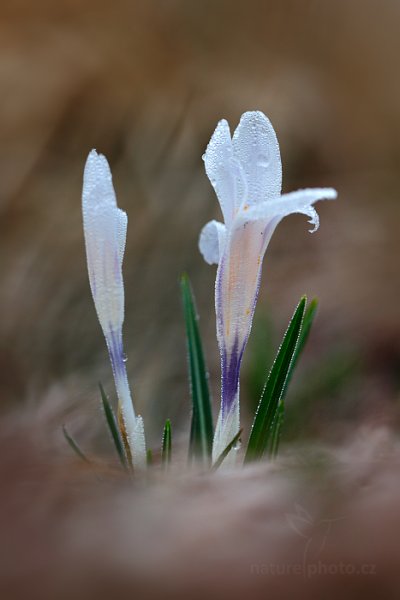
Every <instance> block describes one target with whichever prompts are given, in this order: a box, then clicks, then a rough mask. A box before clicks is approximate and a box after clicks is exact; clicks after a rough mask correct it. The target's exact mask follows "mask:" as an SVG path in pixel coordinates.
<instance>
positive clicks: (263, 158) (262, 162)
mask: <svg viewBox="0 0 400 600" xmlns="http://www.w3.org/2000/svg"><path fill="white" fill-rule="evenodd" d="M257 166H258V167H264V168H266V167H268V166H269V156H267V155H266V154H260V155H259V156H258V157H257Z"/></svg>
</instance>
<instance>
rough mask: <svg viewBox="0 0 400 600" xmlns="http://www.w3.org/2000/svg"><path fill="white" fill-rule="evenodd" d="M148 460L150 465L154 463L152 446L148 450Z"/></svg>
mask: <svg viewBox="0 0 400 600" xmlns="http://www.w3.org/2000/svg"><path fill="white" fill-rule="evenodd" d="M146 462H147V466H148V467H150V466H151V465H152V464H153V452H152V450H151V449H150V448H148V449H147V451H146Z"/></svg>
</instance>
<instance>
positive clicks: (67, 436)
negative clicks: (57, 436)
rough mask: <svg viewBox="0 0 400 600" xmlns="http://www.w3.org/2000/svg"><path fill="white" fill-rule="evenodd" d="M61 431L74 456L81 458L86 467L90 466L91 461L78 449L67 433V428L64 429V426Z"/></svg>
mask: <svg viewBox="0 0 400 600" xmlns="http://www.w3.org/2000/svg"><path fill="white" fill-rule="evenodd" d="M62 430H63V434H64V437H65V439H66V440H67V442H68V444H69V445H70V447H71V448H72V450H73V451H74V452H75V454H76V455H77V456H79V458H81V459H82V460H83V461H84V462H85V463H87V464H88V465H90V464H91V461H90V460H89V459H88V458H87V456H86V455H85V454H84V453H83V452H82V450H81V449H80V448H79V446H78V444H77V443H76V441H75V440H74V438H73V437H72V436H71V435H70V434H69V433H68V431H67V428H66V426H65V425H63V426H62Z"/></svg>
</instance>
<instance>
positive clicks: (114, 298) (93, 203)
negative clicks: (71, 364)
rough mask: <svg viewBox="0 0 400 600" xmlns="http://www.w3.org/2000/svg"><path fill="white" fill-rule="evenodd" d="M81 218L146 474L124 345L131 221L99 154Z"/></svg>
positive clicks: (97, 300)
mask: <svg viewBox="0 0 400 600" xmlns="http://www.w3.org/2000/svg"><path fill="white" fill-rule="evenodd" d="M82 212H83V230H84V236H85V246H86V258H87V266H88V273H89V282H90V289H91V291H92V296H93V300H94V304H95V307H96V312H97V316H98V318H99V321H100V325H101V328H102V330H103V333H104V337H105V339H106V343H107V348H108V352H109V355H110V360H111V364H112V369H113V374H114V380H115V386H116V389H117V395H118V403H119V405H118V407H119V412H120V414H121V416H122V420H123V427H124V432H123V433H124V438H125V439H126V440H127V443H128V446H129V448H128V449H127V450H128V454H130V455H131V457H132V462H133V466H134V468H143V467H144V466H145V464H146V448H145V438H144V428H143V420H142V418H141V417H140V416H137V415H135V411H134V408H133V403H132V398H131V393H130V389H129V383H128V378H127V373H126V365H125V360H126V359H125V355H124V349H123V342H122V325H123V322H124V282H123V278H122V260H123V256H124V250H125V242H126V231H127V224H128V218H127V216H126V213H125V212H124V211H123V210H121V209H120V208H118V206H117V201H116V197H115V192H114V188H113V184H112V176H111V171H110V167H109V165H108V162H107V160H106V158H105V157H104V156H102V155H101V154H97V152H96V151H95V150H92V151H91V152H90V154H89V156H88V159H87V161H86V166H85V172H84V177H83V192H82Z"/></svg>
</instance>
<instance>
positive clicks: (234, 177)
mask: <svg viewBox="0 0 400 600" xmlns="http://www.w3.org/2000/svg"><path fill="white" fill-rule="evenodd" d="M203 158H204V163H205V167H206V173H207V176H208V178H209V180H210V182H211V184H212V186H213V188H214V189H215V193H216V194H217V197H218V201H219V203H220V206H221V210H222V214H223V216H224V221H225V223H226V224H227V225H228V224H229V223H230V222H231V221H232V219H233V217H234V214H235V209H237V208H238V207H239V206H240V204H241V203H242V201H243V199H244V198H245V196H246V193H247V185H246V181H245V177H244V173H243V170H242V167H241V165H240V163H239V161H238V160H237V159H236V158H235V157H234V153H233V148H232V139H231V133H230V130H229V125H228V123H227V121H225V120H222V121H220V122H219V123H218V125H217V127H216V129H215V131H214V133H213V135H212V137H211V140H210V142H209V144H208V146H207V150H206V152H205V154H204V156H203Z"/></svg>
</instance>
